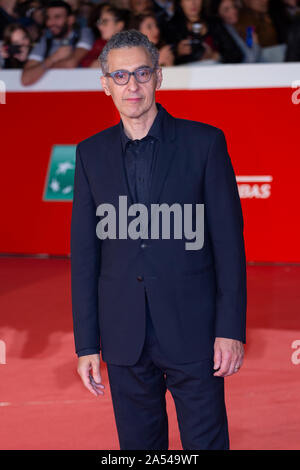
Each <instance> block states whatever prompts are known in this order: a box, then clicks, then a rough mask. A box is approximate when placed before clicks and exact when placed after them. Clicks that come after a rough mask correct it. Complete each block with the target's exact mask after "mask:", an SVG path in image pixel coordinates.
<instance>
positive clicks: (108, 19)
mask: <svg viewBox="0 0 300 470" xmlns="http://www.w3.org/2000/svg"><path fill="white" fill-rule="evenodd" d="M110 21H115V19H114V18H103V19H102V20H101V19H99V20H97V21H96V25H97V26H101V25H102V24H107V23H109V22H110Z"/></svg>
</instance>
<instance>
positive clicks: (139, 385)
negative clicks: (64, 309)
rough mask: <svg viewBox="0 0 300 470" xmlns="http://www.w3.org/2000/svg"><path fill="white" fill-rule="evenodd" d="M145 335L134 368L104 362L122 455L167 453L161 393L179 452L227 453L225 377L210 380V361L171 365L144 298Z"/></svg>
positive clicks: (165, 423) (211, 364)
mask: <svg viewBox="0 0 300 470" xmlns="http://www.w3.org/2000/svg"><path fill="white" fill-rule="evenodd" d="M146 316H147V325H146V336H145V343H144V347H143V351H142V354H141V356H140V358H139V360H138V362H137V363H136V364H134V365H133V366H118V365H114V364H109V363H107V371H108V376H109V383H110V389H111V395H112V402H113V409H114V414H115V420H116V426H117V431H118V436H119V442H120V449H121V450H168V447H169V436H168V416H167V412H166V399H165V394H166V390H167V389H168V390H169V391H170V393H171V394H172V397H173V399H174V402H175V407H176V413H177V420H178V426H179V431H180V438H181V443H182V447H183V449H184V450H186V449H198V450H204V449H207V450H208V449H210V450H224V449H225V450H227V449H229V436H228V426H227V416H226V408H225V401H224V378H222V377H214V376H213V372H214V370H213V358H211V359H204V360H201V361H199V362H192V363H188V364H174V363H172V362H170V360H169V359H168V358H167V357H165V355H164V354H163V352H162V350H161V348H160V346H159V344H158V342H157V338H156V335H155V330H154V326H153V323H152V320H151V316H150V311H149V305H148V301H147V296H146Z"/></svg>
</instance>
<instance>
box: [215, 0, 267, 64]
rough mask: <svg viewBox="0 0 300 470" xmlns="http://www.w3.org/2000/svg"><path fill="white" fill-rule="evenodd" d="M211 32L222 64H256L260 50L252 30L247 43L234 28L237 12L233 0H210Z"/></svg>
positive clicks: (237, 17)
mask: <svg viewBox="0 0 300 470" xmlns="http://www.w3.org/2000/svg"><path fill="white" fill-rule="evenodd" d="M210 14H211V30H212V35H213V38H214V41H215V43H216V44H217V46H218V49H219V51H220V53H221V56H222V62H228V63H235V62H258V61H259V58H260V54H261V48H260V46H259V44H258V37H257V34H256V32H255V31H254V30H252V29H251V31H249V34H248V37H247V41H245V40H244V39H243V38H242V37H241V36H240V35H239V33H238V32H237V30H236V28H235V26H236V24H237V22H238V19H239V16H238V15H239V12H238V8H237V5H236V3H235V1H234V0H211V3H210Z"/></svg>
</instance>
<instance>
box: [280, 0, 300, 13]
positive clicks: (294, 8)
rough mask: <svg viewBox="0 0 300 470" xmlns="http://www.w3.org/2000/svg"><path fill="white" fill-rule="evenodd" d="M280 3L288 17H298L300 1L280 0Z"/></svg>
mask: <svg viewBox="0 0 300 470" xmlns="http://www.w3.org/2000/svg"><path fill="white" fill-rule="evenodd" d="M281 3H282V4H283V5H284V9H285V11H286V12H287V14H288V15H289V16H290V17H294V16H297V15H300V0H281Z"/></svg>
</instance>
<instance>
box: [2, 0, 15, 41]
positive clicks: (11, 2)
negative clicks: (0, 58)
mask: <svg viewBox="0 0 300 470" xmlns="http://www.w3.org/2000/svg"><path fill="white" fill-rule="evenodd" d="M16 3H17V0H0V40H1V39H2V37H3V32H4V29H5V28H6V26H7V25H9V24H11V23H16V22H17V21H18V16H17V14H16Z"/></svg>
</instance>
